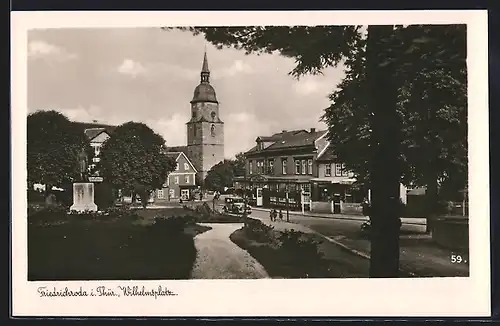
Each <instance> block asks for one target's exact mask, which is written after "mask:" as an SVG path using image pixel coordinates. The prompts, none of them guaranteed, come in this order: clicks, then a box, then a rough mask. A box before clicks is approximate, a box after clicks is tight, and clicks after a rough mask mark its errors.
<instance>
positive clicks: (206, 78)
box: [201, 48, 210, 83]
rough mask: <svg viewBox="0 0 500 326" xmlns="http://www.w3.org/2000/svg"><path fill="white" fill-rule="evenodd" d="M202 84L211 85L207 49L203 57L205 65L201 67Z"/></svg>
mask: <svg viewBox="0 0 500 326" xmlns="http://www.w3.org/2000/svg"><path fill="white" fill-rule="evenodd" d="M201 82H202V83H210V70H209V69H208V59H207V50H206V48H205V55H204V57H203V65H202V67H201Z"/></svg>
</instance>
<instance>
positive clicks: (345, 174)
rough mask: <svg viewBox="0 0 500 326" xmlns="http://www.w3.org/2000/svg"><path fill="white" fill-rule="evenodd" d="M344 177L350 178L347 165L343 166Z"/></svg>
mask: <svg viewBox="0 0 500 326" xmlns="http://www.w3.org/2000/svg"><path fill="white" fill-rule="evenodd" d="M342 176H343V177H348V176H349V171H347V170H346V168H345V164H342Z"/></svg>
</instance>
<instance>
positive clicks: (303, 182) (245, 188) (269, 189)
mask: <svg viewBox="0 0 500 326" xmlns="http://www.w3.org/2000/svg"><path fill="white" fill-rule="evenodd" d="M235 188H236V193H237V194H238V195H241V196H246V197H247V199H248V202H249V204H250V205H253V206H261V207H265V208H281V209H286V208H287V207H288V209H290V210H302V203H304V209H305V210H309V209H310V192H311V184H310V181H309V179H302V178H298V177H293V176H289V177H274V176H266V175H255V176H252V177H248V178H246V179H245V178H243V177H240V178H237V179H236V181H235Z"/></svg>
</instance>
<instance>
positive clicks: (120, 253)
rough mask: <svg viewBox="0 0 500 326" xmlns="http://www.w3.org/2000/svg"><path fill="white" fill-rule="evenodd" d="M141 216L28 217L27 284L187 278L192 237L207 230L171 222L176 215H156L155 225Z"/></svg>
mask: <svg viewBox="0 0 500 326" xmlns="http://www.w3.org/2000/svg"><path fill="white" fill-rule="evenodd" d="M151 211H152V210H151ZM145 212H148V214H146V215H147V216H140V215H141V212H135V211H133V210H132V211H130V212H129V213H127V214H126V216H122V215H120V214H122V213H123V212H120V213H112V214H110V215H105V216H92V215H66V214H65V213H62V212H57V211H54V212H49V213H48V214H45V215H44V216H43V218H41V215H40V214H38V215H36V214H35V215H34V216H31V217H30V218H29V219H30V223H29V226H28V280H30V281H35V280H61V281H63V280H147V279H188V278H189V277H190V273H191V269H192V266H193V263H194V261H195V259H196V248H195V246H194V240H193V237H194V236H195V235H197V234H199V233H201V232H205V231H207V230H209V229H210V228H208V227H205V226H200V225H198V224H196V223H192V222H189V221H188V220H186V219H185V218H183V217H181V218H177V219H175V218H172V219H170V218H171V217H172V214H175V215H177V214H178V213H179V211H178V210H171V209H169V210H168V213H169V214H170V216H166V215H167V214H168V213H167V210H165V211H162V212H155V215H156V216H158V214H160V215H161V218H159V219H156V221H155V219H154V218H152V217H151V216H149V212H150V211H149V210H148V211H144V212H143V213H145ZM165 220H168V221H165ZM158 221H163V222H164V223H158ZM172 226H174V227H172Z"/></svg>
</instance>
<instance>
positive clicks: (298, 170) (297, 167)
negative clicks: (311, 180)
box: [295, 160, 300, 174]
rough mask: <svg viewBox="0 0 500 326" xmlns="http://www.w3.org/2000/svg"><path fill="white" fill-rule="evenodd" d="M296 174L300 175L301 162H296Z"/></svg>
mask: <svg viewBox="0 0 500 326" xmlns="http://www.w3.org/2000/svg"><path fill="white" fill-rule="evenodd" d="M295 174H300V160H295Z"/></svg>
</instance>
